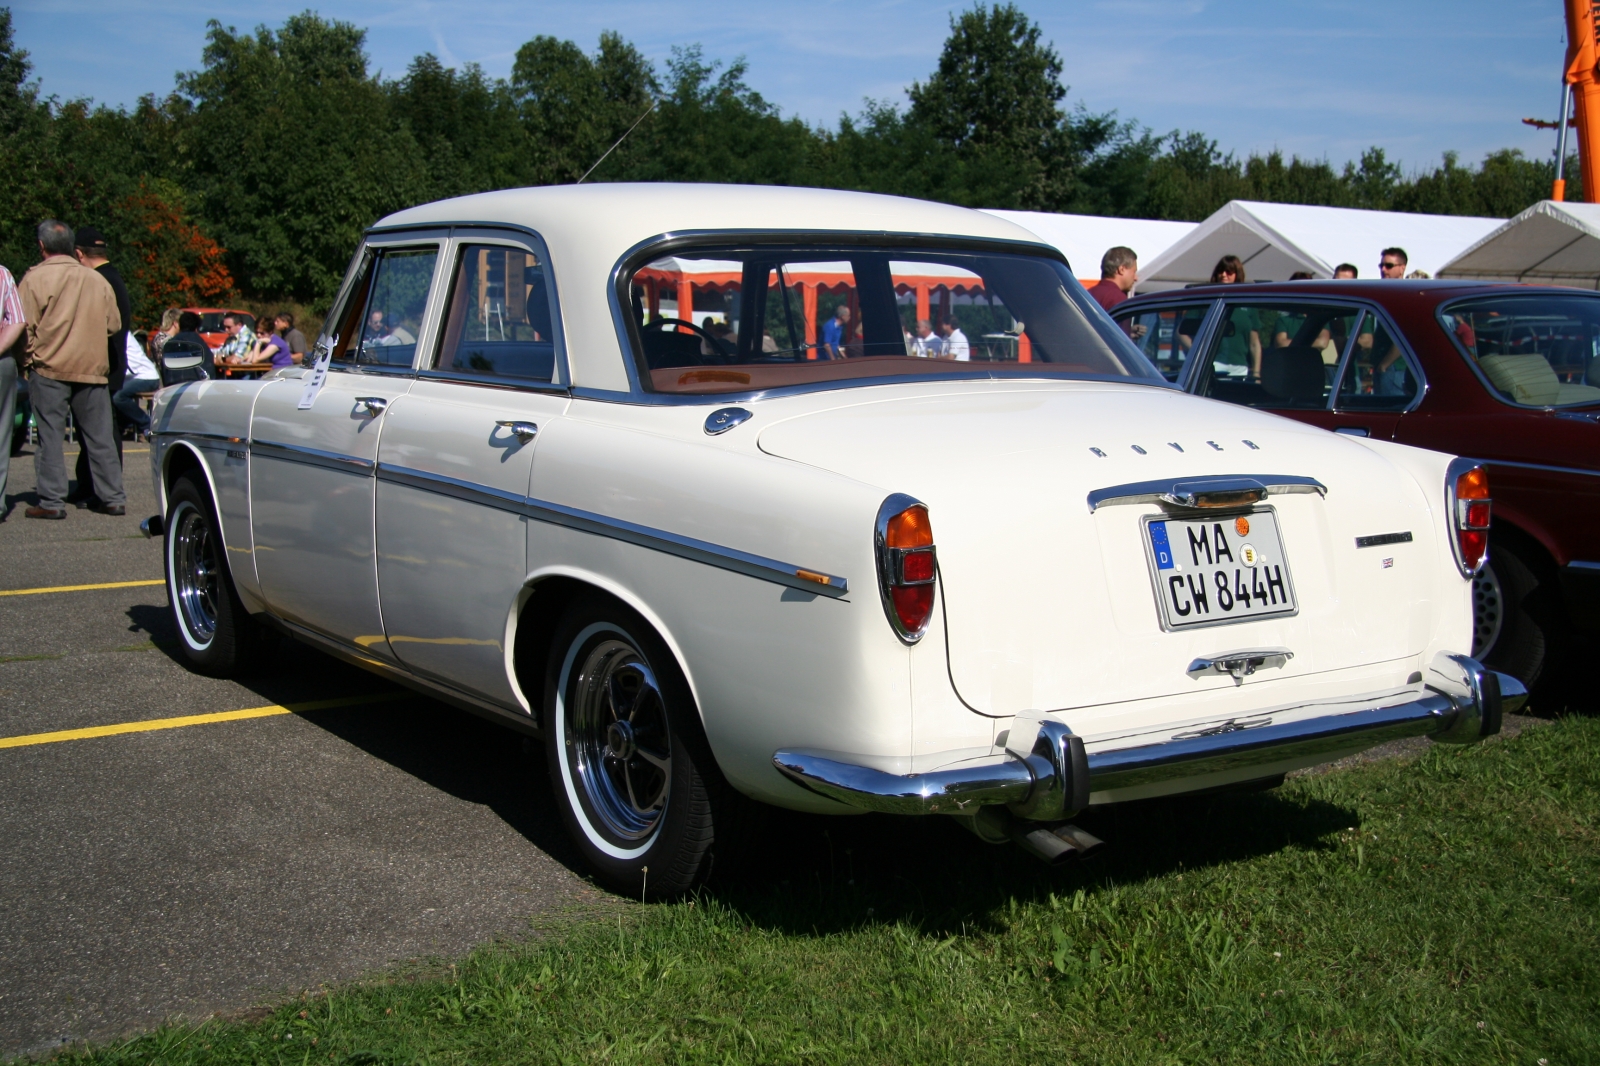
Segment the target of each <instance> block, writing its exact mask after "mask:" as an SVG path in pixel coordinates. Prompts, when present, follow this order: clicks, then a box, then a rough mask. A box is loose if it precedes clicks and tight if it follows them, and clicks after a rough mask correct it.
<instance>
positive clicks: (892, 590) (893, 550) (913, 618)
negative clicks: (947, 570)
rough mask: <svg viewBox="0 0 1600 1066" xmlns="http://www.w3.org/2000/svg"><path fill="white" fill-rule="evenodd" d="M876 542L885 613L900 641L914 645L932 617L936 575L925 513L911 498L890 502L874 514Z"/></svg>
mask: <svg viewBox="0 0 1600 1066" xmlns="http://www.w3.org/2000/svg"><path fill="white" fill-rule="evenodd" d="M875 540H876V548H877V553H878V589H879V591H880V592H881V594H882V596H883V609H884V612H885V613H886V614H887V615H888V616H889V624H890V625H891V626H893V627H894V631H895V633H896V634H897V635H898V636H899V637H900V639H901V640H902V641H904V642H905V643H907V644H915V643H916V642H917V641H919V640H921V639H922V634H924V633H926V632H927V631H928V622H929V621H930V620H931V619H932V617H933V588H934V579H935V577H936V576H937V574H938V561H937V559H936V558H935V556H934V548H933V524H932V523H931V522H930V521H929V519H928V508H927V507H926V506H924V505H923V504H922V503H920V502H919V501H917V500H914V499H912V498H911V497H910V496H904V495H900V494H898V493H897V494H896V495H894V496H890V497H889V498H888V499H887V500H884V501H883V506H881V507H880V508H878V525H877V530H876V537H875Z"/></svg>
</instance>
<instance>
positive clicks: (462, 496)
mask: <svg viewBox="0 0 1600 1066" xmlns="http://www.w3.org/2000/svg"><path fill="white" fill-rule="evenodd" d="M377 475H378V480H380V481H389V482H393V483H395V484H398V485H407V486H409V487H411V488H416V489H421V490H423V491H426V492H437V493H440V494H441V495H445V496H451V497H454V498H455V499H458V500H465V501H467V502H470V503H477V504H481V505H483V506H486V507H496V508H499V509H501V510H504V511H511V512H513V513H516V514H520V515H525V516H526V517H528V518H532V519H534V520H536V521H539V522H549V523H550V524H551V525H557V526H565V527H566V528H568V529H576V530H580V531H581V532H584V533H593V534H595V535H597V536H601V537H610V538H611V539H613V540H621V541H626V542H628V543H630V544H637V545H639V546H640V547H643V548H650V549H652V550H654V551H659V552H665V553H666V554H668V555H676V556H678V557H679V558H682V559H692V560H694V561H695V562H700V563H706V564H707V565H709V566H715V567H717V568H719V569H722V570H731V571H733V572H734V573H739V574H745V575H747V576H749V577H754V578H759V579H760V580H762V581H771V582H773V583H774V584H778V585H786V586H788V587H789V588H794V589H800V590H802V591H804V592H811V593H816V594H818V595H822V596H834V597H838V596H843V595H845V594H846V593H847V592H849V591H850V583H849V582H848V581H847V580H845V579H844V578H842V577H839V576H838V575H836V574H825V573H822V572H820V571H816V570H810V569H807V568H806V567H802V566H795V565H793V564H791V563H785V562H782V561H780V560H777V559H769V558H767V557H766V556H764V555H754V554H752V553H750V552H744V551H740V550H738V549H737V548H729V547H725V546H723V545H721V544H712V543H710V542H709V541H704V540H696V539H694V538H693V537H684V536H680V535H678V534H677V533H670V532H668V531H667V530H664V529H656V528H654V527H651V526H642V525H639V524H637V523H634V522H627V521H624V520H622V519H620V518H611V517H608V516H606V515H602V514H596V513H594V512H593V511H583V510H579V509H578V508H576V507H566V506H563V505H562V504H558V503H550V502H548V501H545V500H535V499H532V498H529V497H526V496H522V495H519V494H516V493H511V492H505V491H503V490H500V489H492V488H489V487H488V486H485V485H479V484H476V483H474V482H471V481H463V480H461V479H459V478H453V477H450V476H448V475H445V474H435V473H432V472H431V471H427V470H414V469H411V468H409V467H401V466H391V465H389V464H388V463H384V464H381V465H380V466H379V467H378V472H377Z"/></svg>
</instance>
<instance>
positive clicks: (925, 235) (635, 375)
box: [572, 229, 1173, 407]
mask: <svg viewBox="0 0 1600 1066" xmlns="http://www.w3.org/2000/svg"><path fill="white" fill-rule="evenodd" d="M802 239H804V240H815V241H822V240H826V241H830V242H835V243H837V244H839V245H842V246H849V245H853V244H859V245H875V246H879V247H885V246H887V247H893V246H895V245H904V246H905V247H907V248H917V247H919V246H922V245H924V244H925V243H926V242H928V241H939V242H942V243H943V245H944V247H946V248H949V249H951V250H959V251H973V252H979V251H993V252H1011V253H1016V254H1024V255H1034V256H1038V257H1040V258H1044V259H1052V260H1054V261H1056V262H1058V263H1060V264H1062V265H1063V266H1066V267H1067V270H1068V272H1069V273H1070V272H1071V269H1072V267H1071V264H1070V263H1068V262H1067V258H1066V256H1065V255H1064V254H1063V253H1062V252H1061V250H1060V249H1059V248H1056V247H1054V246H1052V245H1048V244H1045V243H1044V242H1043V241H1024V240H1014V239H1011V238H1006V237H974V236H971V235H962V234H948V233H931V232H915V233H914V232H908V231H894V232H890V231H884V230H819V229H694V230H669V231H667V232H665V233H659V234H657V235H655V236H654V237H647V238H645V239H644V240H642V241H639V242H638V243H637V244H635V245H633V246H632V247H631V248H629V249H628V250H627V251H625V252H623V253H622V255H621V256H619V257H618V258H617V261H616V263H615V264H614V265H613V266H612V268H611V278H610V283H609V284H608V285H607V287H606V298H607V301H608V302H609V303H610V306H611V320H612V325H613V326H614V328H615V329H616V335H617V347H618V350H619V352H620V354H621V356H622V364H623V369H624V371H626V373H627V375H628V390H627V391H626V392H622V391H620V390H616V389H594V388H586V387H577V386H575V387H573V389H572V395H573V397H574V398H580V399H587V400H597V401H600V402H602V403H624V404H634V405H641V406H668V407H677V406H703V405H705V404H716V405H719V406H725V405H728V404H737V403H753V402H756V401H758V400H761V399H764V398H767V397H773V396H797V395H803V394H805V393H810V392H824V391H832V390H837V389H844V388H870V387H872V386H875V385H885V384H908V383H919V384H926V383H928V382H930V381H956V380H977V381H986V380H1001V381H1050V382H1057V381H1112V382H1121V383H1123V384H1136V385H1145V386H1149V387H1159V388H1172V387H1173V383H1172V382H1170V381H1168V380H1167V379H1166V378H1165V377H1163V376H1162V375H1161V374H1160V373H1159V372H1157V374H1156V376H1155V378H1154V379H1153V380H1151V379H1146V378H1138V377H1133V376H1131V375H1121V374H1082V375H1077V376H1075V377H1071V378H1067V377H1061V376H1056V375H1046V374H1040V375H1039V377H1038V378H1031V377H1028V376H1026V375H1009V374H1008V375H1005V376H1004V377H1001V376H1000V375H996V374H993V373H989V372H987V371H981V370H980V371H973V372H970V373H963V372H954V373H940V374H937V375H927V376H910V375H904V374H898V375H894V376H890V377H881V378H842V379H838V380H833V381H813V382H805V383H801V384H795V385H782V386H778V387H776V388H770V389H750V390H745V391H743V392H714V393H663V392H654V391H652V390H649V389H647V388H645V387H644V384H643V374H642V368H641V366H640V365H639V360H640V353H641V351H642V345H641V343H640V341H639V339H638V337H637V336H636V335H635V333H636V331H635V328H634V324H633V321H632V315H630V314H629V313H628V308H629V307H630V306H631V304H630V300H631V298H630V297H629V296H627V295H626V294H625V290H626V287H627V285H628V283H629V281H630V280H631V279H632V277H633V273H634V271H636V270H638V269H639V268H640V267H641V266H643V265H645V264H646V263H649V262H651V261H652V260H655V259H659V258H661V257H662V256H664V255H671V254H672V253H674V252H677V251H681V250H683V249H685V248H696V247H705V246H707V245H719V244H720V245H727V244H738V243H740V242H745V243H751V244H756V243H760V244H778V245H782V244H792V243H794V242H795V241H797V240H802ZM1140 354H1141V356H1142V355H1143V353H1140Z"/></svg>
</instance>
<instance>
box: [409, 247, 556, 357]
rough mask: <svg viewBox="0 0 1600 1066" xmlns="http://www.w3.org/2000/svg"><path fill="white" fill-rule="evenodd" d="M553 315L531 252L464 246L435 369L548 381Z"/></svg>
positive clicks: (546, 282) (545, 279)
mask: <svg viewBox="0 0 1600 1066" xmlns="http://www.w3.org/2000/svg"><path fill="white" fill-rule="evenodd" d="M553 314H554V309H553V308H552V306H551V300H550V285H549V276H548V275H547V274H546V272H545V265H544V264H543V263H542V262H540V260H539V256H538V255H537V254H536V253H534V252H531V251H529V250H528V249H526V248H509V247H506V246H504V245H498V244H467V245H463V246H462V248H461V254H460V257H459V258H458V260H457V262H456V272H455V281H454V283H453V285H452V287H451V292H450V309H449V312H448V313H447V315H446V316H445V326H444V331H443V333H442V334H441V336H440V340H439V355H438V358H437V360H436V361H435V369H437V370H443V371H449V372H451V373H455V374H469V375H481V376H484V377H502V378H521V379H525V380H527V381H530V382H550V381H553V380H554V378H555V352H556V346H555V327H554V323H553V321H552V320H553Z"/></svg>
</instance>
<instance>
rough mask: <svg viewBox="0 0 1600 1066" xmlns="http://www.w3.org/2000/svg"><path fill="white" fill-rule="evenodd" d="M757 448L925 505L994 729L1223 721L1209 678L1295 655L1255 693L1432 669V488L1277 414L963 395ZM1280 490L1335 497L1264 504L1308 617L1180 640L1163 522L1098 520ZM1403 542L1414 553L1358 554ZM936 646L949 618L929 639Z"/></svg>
mask: <svg viewBox="0 0 1600 1066" xmlns="http://www.w3.org/2000/svg"><path fill="white" fill-rule="evenodd" d="M759 443H760V447H761V449H762V450H763V451H765V452H767V453H769V454H772V455H775V456H781V457H784V458H787V459H791V460H794V461H797V462H803V463H807V464H810V465H815V466H818V467H821V468H824V469H827V470H831V471H834V472H836V473H840V474H844V475H846V476H849V477H852V478H855V479H858V480H862V481H865V482H868V483H871V484H874V485H876V486H879V487H881V488H882V489H883V490H884V491H885V493H889V492H904V493H908V494H909V495H911V496H914V497H916V498H917V499H919V500H921V501H923V502H924V503H926V504H927V505H928V508H929V512H930V515H931V518H932V522H933V531H934V540H935V545H936V547H937V549H938V553H939V573H940V580H941V595H942V597H943V602H944V608H945V617H944V622H943V625H944V630H945V634H946V635H947V638H948V649H949V651H948V655H949V664H950V676H951V679H952V681H953V682H954V684H955V686H956V688H957V690H958V691H959V693H960V694H961V696H962V698H963V699H964V700H965V701H966V702H967V703H968V704H969V705H971V706H973V707H974V708H976V709H978V710H980V711H982V712H984V713H987V714H997V715H1006V714H1014V713H1016V712H1017V711H1020V710H1024V709H1041V710H1065V709H1071V708H1089V707H1104V706H1106V705H1108V704H1123V705H1126V704H1127V703H1129V702H1130V701H1133V702H1137V701H1142V700H1161V699H1162V698H1165V697H1171V696H1174V695H1180V694H1181V695H1187V696H1194V695H1197V694H1198V695H1203V694H1204V693H1207V692H1212V693H1214V694H1215V698H1214V699H1212V700H1208V701H1206V702H1208V703H1209V704H1210V705H1211V706H1213V707H1215V708H1219V709H1220V710H1221V712H1222V713H1227V703H1228V696H1227V692H1228V691H1229V690H1232V689H1233V688H1234V687H1235V681H1234V679H1233V678H1232V677H1229V676H1226V675H1210V676H1201V677H1196V676H1191V674H1190V673H1189V672H1188V669H1189V666H1190V664H1191V663H1193V662H1194V660H1196V659H1199V658H1213V657H1216V656H1219V655H1222V654H1224V653H1227V652H1232V651H1239V650H1243V649H1260V648H1287V649H1289V650H1290V651H1292V652H1293V653H1294V654H1293V658H1292V659H1290V660H1289V661H1288V662H1287V663H1285V664H1284V665H1283V666H1281V667H1273V668H1268V669H1265V670H1263V671H1262V673H1261V674H1260V675H1258V676H1257V678H1255V679H1253V680H1274V679H1277V678H1289V677H1295V676H1306V675H1313V674H1330V673H1333V672H1338V671H1348V670H1349V669H1351V668H1353V667H1365V666H1370V665H1372V664H1376V663H1381V662H1393V661H1394V660H1399V659H1402V658H1405V657H1407V656H1415V655H1417V654H1419V653H1420V652H1421V651H1422V650H1423V648H1424V646H1425V645H1426V643H1427V641H1428V639H1429V637H1430V635H1431V634H1432V633H1433V631H1434V628H1435V618H1434V614H1435V613H1436V612H1437V610H1438V609H1439V608H1438V603H1437V601H1438V599H1439V597H1438V596H1437V595H1435V590H1434V588H1433V582H1434V581H1435V579H1436V574H1437V567H1436V565H1435V564H1434V560H1435V559H1436V554H1435V553H1437V552H1438V551H1440V550H1445V551H1448V548H1447V547H1444V546H1443V543H1442V541H1440V540H1439V538H1438V536H1437V535H1436V534H1435V532H1434V524H1433V523H1434V516H1433V515H1432V513H1431V511H1430V509H1429V506H1428V503H1427V499H1426V498H1425V497H1424V495H1423V494H1422V492H1421V490H1420V489H1419V487H1418V486H1417V484H1416V482H1415V481H1414V480H1413V479H1412V478H1411V477H1410V476H1409V475H1408V474H1406V473H1404V472H1403V471H1400V470H1398V469H1396V468H1395V467H1394V466H1393V465H1392V464H1390V463H1389V462H1387V461H1386V460H1384V459H1383V458H1381V457H1380V456H1378V455H1377V454H1376V453H1374V452H1373V451H1372V450H1370V449H1368V448H1367V447H1365V446H1363V445H1361V444H1359V443H1357V442H1356V441H1353V440H1348V439H1346V438H1343V437H1339V436H1336V435H1334V434H1331V433H1326V432H1324V431H1322V430H1318V429H1314V428H1311V427H1307V426H1304V425H1301V424H1299V423H1296V422H1292V421H1289V420H1287V419H1283V418H1279V417H1277V416H1273V415H1268V414H1264V413H1262V412H1258V411H1252V410H1249V409H1247V408H1241V407H1234V406H1229V405H1224V404H1219V403H1214V402H1212V401H1208V400H1201V399H1197V398H1194V397H1190V396H1186V395H1183V394H1181V393H1178V392H1176V391H1170V390H1165V389H1153V388H1150V387H1140V386H1121V385H1116V384H1104V385H1102V384H1097V383H1076V382H1075V383H1070V384H1063V385H1061V386H1055V387H1052V386H1030V387H1025V388H1024V387H1017V386H993V387H988V386H978V387H972V386H970V385H964V386H954V385H951V386H946V387H945V388H942V389H938V390H929V391H928V392H926V393H924V394H920V395H911V396H906V395H899V396H892V397H883V398H874V399H867V398H863V401H862V402H860V403H856V404H851V405H849V406H840V407H835V408H832V409H829V410H825V411H819V412H814V413H808V414H802V415H797V416H795V417H793V418H790V419H787V420H783V421H779V422H776V423H774V424H772V425H770V426H768V427H766V428H765V429H764V430H763V432H762V433H761V435H760V441H759ZM1269 475H1298V476H1301V477H1305V476H1309V477H1312V478H1315V479H1316V480H1318V481H1320V482H1321V483H1322V484H1323V485H1325V486H1326V487H1327V496H1326V498H1324V497H1323V496H1321V495H1318V494H1315V493H1313V494H1286V495H1273V496H1271V497H1269V499H1268V500H1267V501H1266V502H1265V503H1263V504H1258V505H1256V506H1257V508H1264V507H1270V508H1271V509H1272V510H1273V512H1274V514H1275V517H1276V524H1277V527H1278V530H1279V533H1280V536H1281V538H1282V543H1283V549H1284V554H1285V558H1286V560H1287V562H1288V563H1289V572H1290V579H1291V581H1292V584H1293V588H1294V592H1295V594H1296V598H1297V601H1298V611H1297V613H1296V614H1294V615H1293V616H1286V617H1276V618H1270V619H1260V620H1252V621H1239V622H1235V623H1232V624H1225V625H1216V626H1212V627H1208V628H1197V629H1182V630H1175V631H1167V630H1164V629H1163V626H1162V621H1161V618H1160V616H1159V614H1158V608H1157V601H1156V586H1155V584H1154V581H1153V578H1152V564H1151V562H1150V561H1149V549H1147V546H1146V545H1147V541H1148V534H1147V533H1146V531H1145V527H1144V525H1143V523H1142V522H1141V517H1142V516H1144V515H1151V514H1158V515H1159V514H1162V508H1161V507H1160V505H1158V504H1156V503H1154V502H1139V503H1107V504H1101V505H1100V506H1098V508H1097V509H1096V510H1093V511H1091V510H1090V507H1089V503H1088V497H1089V495H1090V493H1091V492H1095V491H1096V490H1103V489H1106V488H1110V487H1114V486H1123V485H1131V484H1137V483H1142V482H1147V481H1152V480H1160V479H1169V478H1182V479H1191V478H1208V477H1227V476H1240V477H1251V476H1255V477H1265V476H1269ZM1228 520H1229V521H1231V517H1230V518H1229V519H1228ZM1401 532H1409V533H1411V534H1412V540H1411V541H1410V542H1409V543H1393V544H1388V545H1385V546H1383V547H1381V548H1379V549H1377V550H1362V549H1358V548H1357V547H1356V544H1355V538H1356V537H1363V536H1372V535H1382V534H1392V533H1401ZM1175 550H1178V551H1181V552H1186V551H1188V550H1189V549H1188V548H1187V547H1186V546H1185V545H1184V544H1183V543H1182V542H1181V541H1180V542H1179V543H1178V544H1177V546H1176V548H1175ZM1385 560H1387V563H1386V562H1385ZM1213 576H1214V575H1213ZM868 577H869V575H863V579H866V578H868ZM870 577H871V578H872V579H874V580H875V579H876V575H870ZM886 624H887V623H886ZM940 626H941V622H940V618H939V615H938V614H937V612H936V614H935V619H934V626H933V629H932V630H931V631H930V633H929V636H928V638H927V639H929V640H938V639H940V636H941V634H940V632H939V630H940ZM1328 694H1329V695H1335V694H1337V693H1334V692H1329V693H1328ZM1169 702H1170V701H1169ZM1181 702H1183V703H1184V705H1185V706H1186V707H1189V708H1190V709H1189V710H1186V711H1185V712H1184V714H1185V715H1186V716H1188V717H1191V718H1192V717H1194V716H1195V711H1194V709H1193V701H1192V700H1186V701H1181ZM1149 713H1153V714H1155V715H1156V717H1157V719H1158V720H1159V719H1160V717H1161V716H1162V711H1161V710H1160V709H1159V708H1154V709H1150V712H1149ZM1091 717H1092V716H1091ZM1137 717H1141V718H1142V717H1144V716H1142V715H1141V716H1137ZM1108 724H1110V723H1108ZM1080 731H1081V730H1080Z"/></svg>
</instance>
